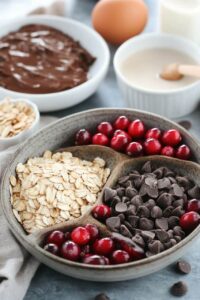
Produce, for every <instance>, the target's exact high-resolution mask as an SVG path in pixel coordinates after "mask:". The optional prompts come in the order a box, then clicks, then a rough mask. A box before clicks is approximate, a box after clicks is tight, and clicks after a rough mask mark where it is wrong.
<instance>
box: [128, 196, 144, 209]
mask: <svg viewBox="0 0 200 300" xmlns="http://www.w3.org/2000/svg"><path fill="white" fill-rule="evenodd" d="M131 203H132V204H133V205H135V206H136V207H137V206H139V205H142V204H143V201H142V198H141V196H139V195H136V196H135V197H133V198H132V199H131Z"/></svg>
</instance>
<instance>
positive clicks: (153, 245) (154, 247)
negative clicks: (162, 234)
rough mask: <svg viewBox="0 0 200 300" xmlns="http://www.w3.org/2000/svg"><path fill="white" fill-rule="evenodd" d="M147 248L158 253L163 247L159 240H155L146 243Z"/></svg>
mask: <svg viewBox="0 0 200 300" xmlns="http://www.w3.org/2000/svg"><path fill="white" fill-rule="evenodd" d="M148 248H149V251H150V252H151V253H154V254H158V253H160V252H161V251H162V250H163V249H164V246H163V244H162V243H161V242H160V241H157V240H155V241H152V242H150V243H149V244H148Z"/></svg>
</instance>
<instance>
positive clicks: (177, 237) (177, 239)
mask: <svg viewBox="0 0 200 300" xmlns="http://www.w3.org/2000/svg"><path fill="white" fill-rule="evenodd" d="M174 239H175V240H176V241H177V243H179V242H180V241H181V240H182V238H181V237H180V235H174Z"/></svg>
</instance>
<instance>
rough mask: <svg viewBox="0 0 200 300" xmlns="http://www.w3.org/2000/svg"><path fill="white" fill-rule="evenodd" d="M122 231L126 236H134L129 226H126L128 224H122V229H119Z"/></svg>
mask: <svg viewBox="0 0 200 300" xmlns="http://www.w3.org/2000/svg"><path fill="white" fill-rule="evenodd" d="M119 231H120V233H121V234H122V235H124V236H126V237H129V238H131V237H132V233H131V232H130V231H129V230H128V228H127V227H126V225H124V224H122V225H121V226H120V229H119Z"/></svg>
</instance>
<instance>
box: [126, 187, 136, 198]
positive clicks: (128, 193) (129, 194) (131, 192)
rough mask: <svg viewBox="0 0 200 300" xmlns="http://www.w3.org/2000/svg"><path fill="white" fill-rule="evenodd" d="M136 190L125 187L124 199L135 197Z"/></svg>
mask: <svg viewBox="0 0 200 300" xmlns="http://www.w3.org/2000/svg"><path fill="white" fill-rule="evenodd" d="M137 193H138V192H137V190H136V189H134V188H132V187H130V186H129V187H127V188H126V192H125V195H126V197H128V198H133V197H134V196H135V195H137Z"/></svg>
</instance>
